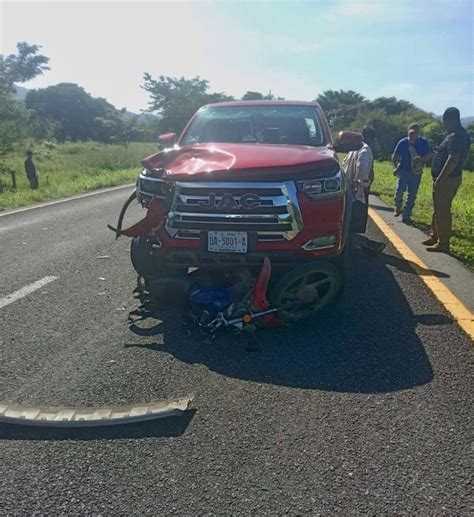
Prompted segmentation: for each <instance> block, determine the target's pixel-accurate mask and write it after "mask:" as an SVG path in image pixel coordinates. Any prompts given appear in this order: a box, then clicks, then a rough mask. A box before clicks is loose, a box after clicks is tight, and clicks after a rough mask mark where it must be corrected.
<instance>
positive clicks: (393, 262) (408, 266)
mask: <svg viewBox="0 0 474 517" xmlns="http://www.w3.org/2000/svg"><path fill="white" fill-rule="evenodd" d="M381 258H382V260H383V262H384V263H385V264H387V265H390V266H394V267H396V268H397V269H398V270H399V271H403V272H404V273H411V274H413V275H421V276H436V277H438V278H449V277H450V275H448V274H447V273H443V272H442V271H437V270H436V269H426V268H422V267H421V266H419V265H418V264H415V263H414V262H412V261H411V260H405V259H402V258H400V257H396V256H395V255H387V254H386V253H383V254H382V255H381Z"/></svg>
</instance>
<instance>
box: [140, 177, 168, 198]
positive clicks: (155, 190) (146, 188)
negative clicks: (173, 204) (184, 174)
mask: <svg viewBox="0 0 474 517" xmlns="http://www.w3.org/2000/svg"><path fill="white" fill-rule="evenodd" d="M172 191H173V183H172V182H170V181H165V180H163V179H161V178H156V177H153V176H149V175H147V174H146V171H144V172H142V173H141V174H140V176H139V178H138V182H137V194H138V197H139V199H144V198H148V199H150V198H152V197H157V198H161V199H168V198H169V197H170V195H171V193H172Z"/></svg>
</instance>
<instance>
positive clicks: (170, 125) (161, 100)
mask: <svg viewBox="0 0 474 517" xmlns="http://www.w3.org/2000/svg"><path fill="white" fill-rule="evenodd" d="M209 88H210V87H209V81H207V80H205V79H201V78H200V77H193V78H192V79H185V78H184V77H181V78H179V79H177V78H176V77H165V76H163V75H161V76H160V77H159V78H158V80H155V79H153V78H152V76H151V75H150V74H147V73H146V74H144V85H143V89H144V90H146V91H147V92H148V93H149V94H150V97H151V99H150V102H149V110H150V111H152V112H157V113H158V114H159V115H160V117H161V120H160V130H161V131H172V132H175V133H179V132H180V131H182V129H183V128H184V126H185V125H186V123H187V122H188V120H189V119H190V118H191V117H192V115H193V114H194V113H195V112H196V111H197V110H198V109H199V108H200V107H201V106H203V105H205V104H209V103H213V102H222V101H229V100H233V98H232V97H230V96H229V95H226V94H225V93H222V92H216V93H210V92H209Z"/></svg>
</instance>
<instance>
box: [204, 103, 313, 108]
mask: <svg viewBox="0 0 474 517" xmlns="http://www.w3.org/2000/svg"><path fill="white" fill-rule="evenodd" d="M230 106H314V107H315V108H316V107H318V108H320V106H319V104H318V103H317V102H309V101H228V102H216V103H214V104H206V106H205V107H211V108H227V107H230Z"/></svg>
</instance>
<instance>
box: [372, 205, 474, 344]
mask: <svg viewBox="0 0 474 517" xmlns="http://www.w3.org/2000/svg"><path fill="white" fill-rule="evenodd" d="M369 215H370V216H371V218H372V220H373V221H374V223H375V224H376V225H377V226H378V227H379V228H380V230H381V231H382V232H383V233H384V234H385V235H386V237H387V238H388V239H389V240H390V241H391V242H392V244H393V245H394V246H395V247H396V248H397V250H398V252H399V253H400V254H401V255H402V256H403V258H404V259H405V260H406V261H407V262H408V263H409V265H411V266H412V267H413V268H414V269H415V270H416V271H417V272H418V274H419V275H420V276H421V278H422V279H423V281H424V282H425V283H426V285H427V286H428V287H429V288H430V289H431V290H432V291H433V293H434V295H435V296H436V297H437V298H438V299H439V300H440V301H441V303H443V305H444V306H445V307H446V309H447V310H448V311H449V312H450V313H451V314H452V315H453V317H454V318H455V319H456V320H458V322H459V323H460V324H461V326H462V327H463V329H464V330H465V331H466V332H467V333H468V334H469V335H470V336H471V338H473V337H474V316H473V312H474V288H473V287H474V274H473V273H472V272H471V271H469V270H468V269H467V268H466V267H465V266H464V265H463V264H462V263H461V262H460V261H459V260H457V259H456V258H454V257H452V256H450V255H447V254H444V253H429V252H427V251H426V248H425V246H423V244H422V242H423V240H425V239H426V234H425V233H423V232H422V231H421V230H419V229H417V228H414V227H413V226H409V225H406V224H404V223H403V222H402V221H401V220H400V219H399V218H395V217H394V215H393V211H392V209H391V208H390V207H389V206H388V205H386V204H385V203H384V202H383V201H381V200H380V199H379V198H377V197H376V196H370V208H369ZM392 232H393V234H392ZM394 241H395V242H394Z"/></svg>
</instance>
